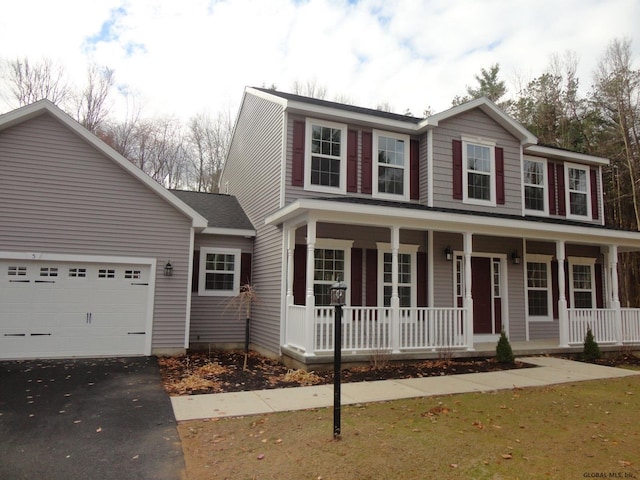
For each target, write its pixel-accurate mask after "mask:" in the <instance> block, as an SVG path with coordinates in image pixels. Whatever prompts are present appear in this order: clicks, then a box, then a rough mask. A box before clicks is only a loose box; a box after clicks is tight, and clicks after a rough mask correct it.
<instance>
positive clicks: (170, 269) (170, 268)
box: [164, 260, 173, 277]
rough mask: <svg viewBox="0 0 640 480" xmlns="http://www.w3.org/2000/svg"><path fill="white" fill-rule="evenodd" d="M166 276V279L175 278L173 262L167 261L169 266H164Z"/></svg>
mask: <svg viewBox="0 0 640 480" xmlns="http://www.w3.org/2000/svg"><path fill="white" fill-rule="evenodd" d="M164 276H165V277H172V276H173V265H171V262H170V261H169V260H167V264H166V265H165V266H164Z"/></svg>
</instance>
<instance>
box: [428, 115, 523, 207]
mask: <svg viewBox="0 0 640 480" xmlns="http://www.w3.org/2000/svg"><path fill="white" fill-rule="evenodd" d="M461 136H475V137H481V138H484V139H487V140H494V141H495V142H496V147H501V148H503V149H504V193H505V204H504V205H496V206H495V207H487V206H482V205H471V204H466V203H463V201H462V200H454V198H453V158H452V154H453V151H452V140H454V139H456V140H460V137H461ZM433 157H434V161H433V194H434V204H433V205H434V207H446V208H464V209H465V210H467V211H480V212H484V211H489V212H491V213H501V214H511V215H522V186H521V185H522V181H521V177H522V174H521V167H520V142H518V141H517V140H516V139H515V138H514V137H513V136H512V135H511V134H510V133H509V132H507V131H506V130H505V129H503V128H502V127H501V126H500V125H498V124H497V123H495V122H494V121H493V120H492V119H490V118H489V117H488V116H487V115H486V114H485V113H483V112H482V111H480V110H479V109H475V110H471V111H469V112H465V113H462V114H460V115H457V116H455V117H453V118H450V119H447V120H445V121H442V122H440V125H439V126H438V128H436V129H435V130H434V133H433Z"/></svg>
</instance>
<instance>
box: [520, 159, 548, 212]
mask: <svg viewBox="0 0 640 480" xmlns="http://www.w3.org/2000/svg"><path fill="white" fill-rule="evenodd" d="M525 162H537V163H541V164H542V185H535V184H531V183H527V182H526V179H525V178H526V170H525V168H524V167H525ZM547 168H548V166H547V159H546V158H540V157H532V156H529V155H525V156H524V157H523V158H522V208H523V210H524V212H525V214H527V215H539V216H545V217H546V216H549V185H548V183H549V177H548V170H547ZM527 187H533V188H540V189H542V203H543V208H542V210H532V209H530V208H527V197H526V190H527Z"/></svg>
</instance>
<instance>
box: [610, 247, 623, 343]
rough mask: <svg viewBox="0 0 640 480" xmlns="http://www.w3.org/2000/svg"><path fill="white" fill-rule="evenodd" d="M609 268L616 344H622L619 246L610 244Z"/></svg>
mask: <svg viewBox="0 0 640 480" xmlns="http://www.w3.org/2000/svg"><path fill="white" fill-rule="evenodd" d="M609 268H610V269H611V273H610V275H611V308H612V309H613V310H614V312H615V313H614V315H615V328H616V345H622V311H621V310H620V291H619V286H618V246H617V245H609Z"/></svg>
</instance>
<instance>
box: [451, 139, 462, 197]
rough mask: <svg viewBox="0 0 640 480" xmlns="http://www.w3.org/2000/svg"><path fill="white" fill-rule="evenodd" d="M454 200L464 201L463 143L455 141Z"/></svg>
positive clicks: (453, 146)
mask: <svg viewBox="0 0 640 480" xmlns="http://www.w3.org/2000/svg"><path fill="white" fill-rule="evenodd" d="M452 143H453V145H452V148H453V198H454V199H455V200H462V142H461V141H460V140H453V142H452Z"/></svg>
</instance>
